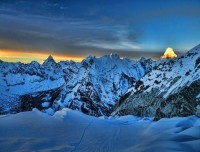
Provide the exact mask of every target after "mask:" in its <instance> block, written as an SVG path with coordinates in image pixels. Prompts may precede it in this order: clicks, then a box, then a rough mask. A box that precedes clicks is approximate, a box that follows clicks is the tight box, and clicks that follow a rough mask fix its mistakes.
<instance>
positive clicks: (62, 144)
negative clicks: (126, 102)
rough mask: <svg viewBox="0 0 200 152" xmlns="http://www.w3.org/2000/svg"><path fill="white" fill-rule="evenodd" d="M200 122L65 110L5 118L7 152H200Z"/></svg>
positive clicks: (1, 133)
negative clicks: (156, 119) (92, 115)
mask: <svg viewBox="0 0 200 152" xmlns="http://www.w3.org/2000/svg"><path fill="white" fill-rule="evenodd" d="M199 143H200V119H199V118H197V117H195V116H190V117H185V118H177V117H174V118H171V119H168V118H165V119H161V120H159V121H157V122H153V121H152V120H151V119H149V118H139V117H134V116H131V115H129V116H124V117H119V118H107V119H106V118H105V119H104V118H102V117H101V118H96V117H91V116H88V115H84V114H83V113H81V112H77V111H73V110H70V109H66V108H64V109H63V110H62V111H58V112H56V113H55V114H54V115H53V116H49V115H47V114H44V113H41V112H40V111H38V110H33V111H30V112H22V113H18V114H13V115H2V116H0V150H1V151H16V152H18V151H19V152H21V151H41V152H47V151H59V152H62V151H63V152H66V151H67V152H68V151H71V152H72V151H74V152H75V151H77V152H78V151H82V152H90V151H106V152H107V151H109V152H112V151H113V152H118V151H120V152H128V151H134V152H141V151H143V152H152V151H154V152H156V151H157V152H160V151H163V152H169V151H170V152H172V151H174V152H175V151H183V152H195V151H196V152H197V151H200V145H199Z"/></svg>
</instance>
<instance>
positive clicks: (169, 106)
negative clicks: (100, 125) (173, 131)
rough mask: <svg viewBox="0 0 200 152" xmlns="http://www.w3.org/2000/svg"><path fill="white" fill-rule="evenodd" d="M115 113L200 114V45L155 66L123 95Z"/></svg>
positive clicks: (158, 117)
mask: <svg viewBox="0 0 200 152" xmlns="http://www.w3.org/2000/svg"><path fill="white" fill-rule="evenodd" d="M112 114H113V115H127V114H134V115H137V116H150V117H155V120H158V119H160V118H162V117H174V116H188V115H197V116H200V45H198V46H196V47H195V48H193V49H192V50H190V51H189V52H187V53H186V54H184V55H182V56H180V57H178V58H173V59H161V60H159V61H157V63H156V64H155V66H154V67H153V69H152V70H151V71H150V72H149V73H147V74H146V75H145V76H144V77H142V78H141V79H140V80H139V81H137V82H135V83H134V84H133V87H132V88H130V89H129V91H128V92H127V93H126V94H125V95H124V96H122V97H121V98H120V100H119V102H118V104H117V106H116V107H115V110H114V112H113V113H112Z"/></svg>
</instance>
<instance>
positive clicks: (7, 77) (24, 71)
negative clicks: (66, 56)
mask: <svg viewBox="0 0 200 152" xmlns="http://www.w3.org/2000/svg"><path fill="white" fill-rule="evenodd" d="M152 64H153V62H152V61H151V60H146V59H144V58H142V59H141V60H139V61H133V60H130V59H128V58H125V59H120V57H119V56H118V55H116V54H111V55H105V56H103V57H100V58H96V57H94V56H89V57H87V58H86V59H84V60H83V61H82V62H80V63H78V62H73V61H62V62H59V63H56V62H55V61H54V59H53V57H52V56H49V57H48V58H47V59H46V60H45V61H44V63H43V64H42V65H40V64H39V63H37V62H31V63H30V64H23V63H7V62H3V61H1V62H0V113H2V114H5V113H16V112H19V111H27V110H31V109H32V108H34V107H36V108H38V109H40V110H41V111H43V112H46V113H49V114H51V115H52V114H53V113H54V112H55V111H57V110H60V109H62V108H65V107H68V108H71V109H73V110H78V111H82V112H84V113H87V114H89V115H95V116H100V115H108V114H109V113H110V112H111V109H112V107H113V105H115V103H116V101H117V100H118V99H119V97H120V96H121V95H122V94H124V93H125V92H126V91H127V90H128V89H129V88H130V87H131V86H132V83H133V82H134V81H137V80H138V79H139V78H141V77H142V76H144V75H145V73H147V72H148V71H150V70H151V67H152ZM130 69H131V70H130Z"/></svg>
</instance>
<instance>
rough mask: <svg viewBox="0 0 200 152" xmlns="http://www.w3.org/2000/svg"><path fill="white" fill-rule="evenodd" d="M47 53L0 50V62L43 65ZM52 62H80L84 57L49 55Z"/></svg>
mask: <svg viewBox="0 0 200 152" xmlns="http://www.w3.org/2000/svg"><path fill="white" fill-rule="evenodd" d="M49 55H50V54H49V53H36V52H22V51H13V50H0V60H3V61H6V62H18V61H20V62H23V63H30V62H31V61H37V62H39V63H43V61H44V60H45V59H46V58H47V57H48V56H49ZM51 55H52V56H53V58H54V60H55V61H56V62H59V61H65V60H73V61H77V62H79V61H81V60H82V59H83V58H84V57H74V56H67V55H61V54H59V55H57V54H54V53H51Z"/></svg>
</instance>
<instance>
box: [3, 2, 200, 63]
mask: <svg viewBox="0 0 200 152" xmlns="http://www.w3.org/2000/svg"><path fill="white" fill-rule="evenodd" d="M198 44H200V0H37V1H36V0H0V59H1V60H5V61H21V62H30V61H31V60H36V61H39V62H41V61H43V60H44V59H45V58H47V57H48V55H49V54H51V55H53V56H54V58H55V59H56V60H57V61H59V60H70V59H72V60H75V61H80V60H81V59H83V58H85V57H86V56H88V55H94V56H97V57H99V56H102V55H105V54H110V53H116V54H119V55H120V56H121V57H129V58H132V59H138V58H140V57H142V56H143V57H147V58H149V57H151V58H155V59H156V58H159V57H160V56H161V55H162V54H163V53H164V51H165V49H166V48H167V47H172V48H173V49H174V50H175V52H176V54H178V55H180V54H183V53H185V52H186V51H188V50H190V49H191V48H193V47H194V46H196V45H198Z"/></svg>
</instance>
